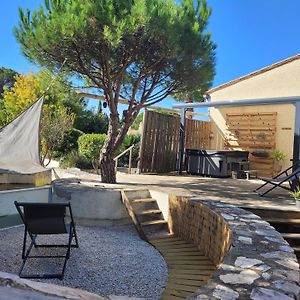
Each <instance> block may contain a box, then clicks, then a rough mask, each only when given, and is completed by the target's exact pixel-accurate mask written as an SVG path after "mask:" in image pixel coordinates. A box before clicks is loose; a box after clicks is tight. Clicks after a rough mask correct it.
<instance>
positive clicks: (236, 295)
mask: <svg viewBox="0 0 300 300" xmlns="http://www.w3.org/2000/svg"><path fill="white" fill-rule="evenodd" d="M179 205H183V209H182V213H183V216H182V217H180V215H178V213H179V211H180V207H179ZM204 207H206V209H204ZM189 209H194V210H196V212H193V213H191V212H188V210H189ZM209 210H211V212H212V213H211V212H209ZM201 212H202V213H204V214H207V213H208V215H206V216H205V217H204V219H207V221H203V220H202V219H203V217H202V216H201ZM214 214H217V215H219V218H218V217H216V216H215V215H214ZM170 215H171V217H170V219H172V222H170V225H171V226H172V227H171V228H172V229H173V230H175V232H176V230H177V232H178V233H179V234H180V235H181V236H182V237H183V238H184V236H183V235H184V234H186V236H187V239H189V240H191V239H192V240H194V241H196V242H197V241H199V242H200V241H201V243H203V244H204V245H205V244H208V245H210V247H214V242H213V241H212V239H217V240H218V241H216V242H215V244H216V245H217V247H219V246H218V244H222V241H223V243H224V245H225V248H224V250H225V251H224V252H222V251H220V253H221V252H222V253H224V254H226V248H227V247H228V246H229V244H228V241H229V240H230V238H229V235H230V236H231V247H230V249H229V251H228V252H227V254H226V255H225V256H224V258H223V262H222V263H221V264H220V265H219V268H218V270H217V271H216V272H215V273H214V275H213V277H212V278H211V280H209V282H208V283H207V284H206V285H205V286H204V287H202V288H200V289H199V290H198V291H197V292H196V293H195V294H194V295H193V296H192V297H191V299H198V300H199V299H201V300H208V299H209V300H214V299H223V300H227V299H228V300H235V299H242V300H243V299H245V300H246V299H252V300H266V299H272V300H293V299H300V286H299V279H300V273H299V264H298V262H297V259H296V256H295V254H294V253H293V249H292V248H291V247H290V246H289V244H288V243H287V242H286V241H285V240H284V239H283V238H282V237H281V235H280V233H278V232H277V231H276V230H275V229H274V228H273V227H272V226H270V225H269V223H267V222H266V221H264V220H262V219H261V218H260V217H258V216H256V215H254V214H252V213H249V212H247V211H245V210H243V209H240V208H238V207H235V206H233V205H228V204H223V203H220V202H215V201H203V200H202V199H200V198H190V199H188V198H185V197H171V199H170ZM176 218H179V220H176ZM210 220H211V221H210ZM224 220H225V221H226V224H227V227H226V226H225V225H224V224H223V222H224ZM218 221H221V224H222V225H220V226H219V227H218V226H217V225H216V224H214V223H215V222H218ZM201 222H202V223H203V224H205V223H206V225H205V226H204V227H203V229H202V230H203V231H206V232H207V233H210V234H212V235H211V236H210V237H208V236H207V233H202V232H201V226H200V224H201ZM192 223H195V224H196V225H195V226H193V227H191V224H192ZM179 224H182V225H183V228H184V229H182V230H178V226H179ZM207 224H208V225H207ZM209 224H210V225H209ZM189 228H191V230H189ZM222 228H223V229H222ZM222 230H223V231H224V233H225V237H224V238H223V239H222V238H221V237H220V236H219V234H218V232H222ZM189 231H190V232H189ZM229 231H230V232H231V234H229ZM197 232H198V234H199V236H200V237H195V235H196V234H197ZM226 234H227V235H226ZM205 237H208V239H207V240H205ZM198 246H199V248H200V249H201V245H200V244H198ZM206 247H207V248H208V247H209V246H205V247H204V249H205V248H206ZM219 249H220V247H219ZM216 258H217V259H216ZM216 258H213V257H212V259H215V261H217V260H220V261H221V260H222V259H221V256H220V255H219V256H218V254H217V255H216Z"/></svg>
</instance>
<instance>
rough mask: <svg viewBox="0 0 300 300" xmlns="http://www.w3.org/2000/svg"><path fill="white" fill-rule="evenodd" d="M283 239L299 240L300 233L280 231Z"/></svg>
mask: <svg viewBox="0 0 300 300" xmlns="http://www.w3.org/2000/svg"><path fill="white" fill-rule="evenodd" d="M281 235H282V237H283V238H284V239H292V240H300V233H281Z"/></svg>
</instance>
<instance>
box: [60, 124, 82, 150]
mask: <svg viewBox="0 0 300 300" xmlns="http://www.w3.org/2000/svg"><path fill="white" fill-rule="evenodd" d="M83 134H84V132H82V131H81V130H78V129H76V128H71V130H69V131H68V132H66V134H65V135H64V138H63V141H62V143H61V144H60V145H59V146H58V147H56V148H55V154H56V156H65V155H66V154H67V153H69V152H72V151H74V150H75V151H78V143H77V141H78V138H79V137H80V136H81V135H83Z"/></svg>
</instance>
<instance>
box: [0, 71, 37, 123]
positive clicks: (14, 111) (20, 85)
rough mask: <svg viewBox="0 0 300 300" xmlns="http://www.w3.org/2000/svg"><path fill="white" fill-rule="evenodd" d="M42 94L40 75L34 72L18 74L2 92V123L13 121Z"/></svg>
mask: <svg viewBox="0 0 300 300" xmlns="http://www.w3.org/2000/svg"><path fill="white" fill-rule="evenodd" d="M41 95H42V87H41V85H40V80H39V78H38V76H36V75H35V74H34V73H29V74H28V75H26V76H25V75H22V74H21V75H17V76H16V77H15V83H14V85H13V86H12V87H11V88H10V89H4V92H3V94H2V96H3V98H2V113H1V115H0V125H2V126H3V125H5V124H7V123H8V122H10V121H12V120H13V119H14V118H15V117H16V116H17V115H18V114H20V113H21V112H22V111H23V110H24V109H26V108H27V107H29V106H30V105H31V104H32V103H33V102H34V101H36V100H37V99H38V98H39V97H40V96H41Z"/></svg>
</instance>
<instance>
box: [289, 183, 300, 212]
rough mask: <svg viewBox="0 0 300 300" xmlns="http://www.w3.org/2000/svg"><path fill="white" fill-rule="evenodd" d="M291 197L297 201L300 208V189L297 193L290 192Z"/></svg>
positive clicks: (299, 188) (298, 188)
mask: <svg viewBox="0 0 300 300" xmlns="http://www.w3.org/2000/svg"><path fill="white" fill-rule="evenodd" d="M290 195H291V196H292V197H293V198H294V199H295V201H296V206H297V207H298V208H300V187H299V186H298V187H297V189H296V190H295V191H293V192H290Z"/></svg>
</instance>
